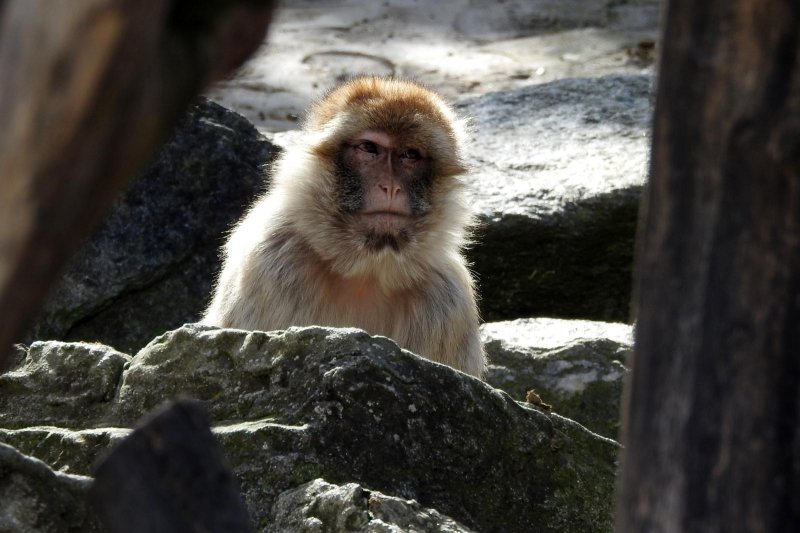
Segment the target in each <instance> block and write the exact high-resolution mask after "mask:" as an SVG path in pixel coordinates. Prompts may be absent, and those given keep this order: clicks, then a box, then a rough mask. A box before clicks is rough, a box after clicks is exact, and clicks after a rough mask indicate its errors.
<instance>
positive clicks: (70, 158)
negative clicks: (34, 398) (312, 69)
mask: <svg viewBox="0 0 800 533" xmlns="http://www.w3.org/2000/svg"><path fill="white" fill-rule="evenodd" d="M271 4H272V2H271V1H270V0H230V1H228V0H81V1H74V2H73V1H69V2H53V1H51V0H7V1H2V3H0V10H1V11H0V79H2V81H1V82H0V369H2V367H3V360H4V359H5V356H6V354H7V352H8V348H9V345H10V343H11V342H13V341H14V340H15V339H18V338H20V336H21V333H22V331H23V329H24V328H25V326H26V324H27V323H28V321H29V320H30V319H31V317H32V316H33V315H34V314H35V312H36V311H37V309H38V307H39V305H40V303H41V301H42V299H43V297H44V296H45V294H46V292H47V289H48V288H49V287H50V285H51V284H52V281H53V280H54V278H55V277H56V276H57V275H58V274H59V272H60V270H61V268H62V266H63V265H64V263H65V261H66V260H67V259H68V258H69V257H70V255H71V253H72V252H73V251H74V250H75V249H76V248H77V246H78V245H79V244H80V243H81V241H82V239H83V238H85V236H86V235H87V233H88V232H89V231H90V230H91V229H92V228H93V227H94V226H95V225H96V224H97V222H98V221H99V219H100V218H101V216H102V215H103V214H104V213H105V212H106V209H107V208H108V206H109V205H110V203H111V201H112V200H113V199H114V197H115V196H116V194H117V193H118V192H119V191H120V190H121V189H122V187H123V186H124V185H125V184H126V183H127V180H128V179H129V178H130V177H131V176H132V175H133V174H134V173H135V171H136V170H137V169H138V167H139V166H140V165H141V164H143V163H144V162H146V160H147V158H148V157H149V156H150V154H151V153H152V152H153V151H154V150H155V148H157V146H158V145H159V143H160V142H162V141H163V140H164V138H165V137H166V136H167V135H168V134H169V132H170V131H171V129H172V127H173V125H174V124H175V123H176V121H177V120H178V118H180V117H181V116H182V114H183V112H184V111H185V110H186V109H187V108H188V106H189V104H190V103H191V101H192V99H193V98H194V97H195V96H196V95H197V94H198V93H199V92H200V91H201V90H202V89H203V87H204V86H205V84H206V83H207V82H209V81H211V80H214V79H218V78H220V77H222V76H223V75H225V74H226V73H228V72H230V71H231V70H232V69H233V68H235V67H236V66H238V65H239V64H241V62H242V61H244V59H245V58H246V57H247V56H248V55H249V54H250V53H251V52H253V51H254V50H255V49H256V48H257V47H258V46H259V45H260V44H261V42H262V40H263V37H264V33H265V31H266V27H267V25H268V23H269V20H270V16H271Z"/></svg>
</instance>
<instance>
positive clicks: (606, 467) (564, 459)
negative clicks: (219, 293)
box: [0, 325, 618, 532]
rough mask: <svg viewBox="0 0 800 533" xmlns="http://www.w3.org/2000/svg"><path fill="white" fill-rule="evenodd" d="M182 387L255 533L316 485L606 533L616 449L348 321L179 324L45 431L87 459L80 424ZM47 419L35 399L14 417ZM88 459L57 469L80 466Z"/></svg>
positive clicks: (472, 521) (461, 513)
mask: <svg viewBox="0 0 800 533" xmlns="http://www.w3.org/2000/svg"><path fill="white" fill-rule="evenodd" d="M181 395H188V396H192V397H195V398H197V399H198V400H200V401H201V402H203V403H204V405H205V407H206V409H207V410H208V413H209V416H210V419H211V421H212V425H213V427H214V433H215V435H216V437H217V439H219V441H220V442H221V444H222V446H223V449H224V450H225V452H226V455H227V460H228V462H229V463H230V465H231V467H232V469H233V471H234V474H235V475H236V476H237V478H238V479H239V482H240V484H241V487H242V490H243V494H244V498H245V501H246V503H247V505H248V507H249V510H250V514H251V516H252V518H253V520H254V525H255V527H256V529H258V530H261V531H266V530H268V528H269V526H270V524H272V523H273V521H274V519H275V517H274V516H273V514H272V512H273V508H274V507H273V506H274V505H275V504H276V502H277V501H278V498H279V495H280V494H281V493H282V492H284V491H287V490H293V489H296V488H297V487H299V486H300V485H302V484H304V483H308V482H311V481H313V480H315V479H318V478H321V479H325V480H329V481H330V482H331V483H336V484H346V483H357V484H359V485H361V486H363V487H368V488H369V489H370V490H374V491H380V492H381V493H383V494H385V495H389V496H392V497H396V498H401V499H403V500H412V499H413V500H415V501H416V502H419V505H420V506H422V507H424V508H430V509H435V510H436V511H438V512H439V513H442V514H443V515H445V516H447V517H451V518H452V519H454V520H457V521H458V522H459V523H461V524H464V525H465V526H466V527H469V528H473V529H476V530H479V531H481V530H496V531H509V532H514V531H530V530H531V528H532V527H535V528H536V529H539V530H542V531H565V532H570V531H587V530H608V529H610V528H611V524H612V518H611V508H612V500H613V487H614V473H615V470H616V460H617V452H618V445H617V444H616V443H614V442H613V441H611V440H608V439H604V438H602V437H599V436H597V435H595V434H593V433H590V432H589V431H587V430H586V429H585V428H583V427H582V426H580V425H579V424H577V423H575V422H572V421H570V420H568V419H565V418H563V417H561V416H559V415H556V414H546V413H542V412H539V411H537V410H535V409H533V408H530V407H526V406H525V405H522V404H520V403H517V402H515V401H513V400H512V399H511V398H510V397H509V396H507V395H506V394H505V393H502V392H499V391H497V390H495V389H493V388H491V387H490V386H488V385H487V384H486V383H484V382H482V381H480V380H477V379H474V378H472V377H470V376H467V375H465V374H462V373H460V372H457V371H455V370H453V369H451V368H449V367H447V366H443V365H439V364H436V363H433V362H431V361H428V360H426V359H423V358H420V357H418V356H416V355H414V354H411V353H410V352H407V351H403V350H401V349H399V348H398V347H397V345H396V344H394V343H393V342H391V341H390V340H388V339H385V338H382V337H370V336H369V335H367V334H366V333H364V332H361V331H358V330H337V329H324V328H291V329H289V330H286V331H285V332H271V333H264V332H245V331H240V330H221V329H215V328H209V327H204V326H198V325H187V326H184V327H182V328H180V329H178V330H175V331H172V332H169V333H167V334H165V335H162V336H161V337H159V338H157V339H155V340H154V341H153V342H152V343H151V344H149V345H148V346H147V347H145V348H144V349H143V350H141V351H140V352H139V353H138V354H136V356H135V357H134V358H133V359H132V361H131V363H130V366H129V367H128V368H126V369H125V370H124V372H123V376H122V383H121V386H120V389H119V393H118V395H117V397H116V399H115V400H114V401H113V402H112V403H113V406H112V408H111V410H110V412H105V413H95V412H91V411H87V413H86V417H85V418H84V419H83V420H81V421H80V423H77V424H71V428H72V429H65V428H61V429H59V430H58V432H59V434H60V438H61V440H62V441H65V442H70V443H74V445H75V449H76V450H77V449H80V448H81V446H84V447H85V456H91V455H93V454H94V455H96V454H97V453H98V452H97V450H96V449H95V448H92V447H91V446H89V445H85V444H83V437H85V436H86V435H87V434H86V433H85V431H86V430H87V429H88V428H94V429H93V431H95V432H98V431H105V432H106V433H105V434H104V435H105V437H106V438H108V440H109V441H110V440H112V439H113V437H112V435H113V431H118V430H115V429H113V428H114V426H123V427H130V426H132V425H133V422H134V421H135V420H136V419H138V418H139V417H141V416H142V415H144V414H145V413H146V412H147V411H149V410H151V409H152V408H153V407H155V406H157V405H159V404H160V403H161V402H163V401H164V400H166V399H168V398H172V397H176V396H181ZM48 413H49V408H47V407H46V406H40V405H38V404H35V403H34V404H32V405H31V406H30V413H27V414H26V415H25V420H28V421H30V420H32V419H35V418H36V417H37V416H39V415H42V416H49V415H48ZM10 422H11V423H12V424H13V423H14V420H10ZM22 431H26V432H27V433H26V435H25V436H24V437H25V438H21V433H20V432H22ZM53 431H54V430H53V428H41V427H30V428H25V429H24V430H23V429H16V430H7V431H4V432H0V440H7V439H8V438H9V436H11V437H16V440H15V442H14V443H15V445H16V446H18V447H19V448H20V450H21V451H22V452H23V453H31V454H34V455H37V454H38V453H39V452H40V451H41V452H45V453H47V454H48V457H47V458H46V459H47V460H53V459H58V458H59V456H54V455H53V454H55V452H56V449H55V447H51V448H49V449H48V448H46V447H40V446H39V443H41V442H42V441H45V440H46V438H47V435H49V434H52V433H53ZM82 432H83V433H82ZM36 433H38V436H36V435H35V434H36ZM94 435H98V433H95V434H94ZM96 442H97V439H96V440H95V443H96ZM65 455H67V456H71V457H75V456H77V455H78V454H77V453H76V454H65ZM62 461H64V460H63V459H62ZM87 462H88V461H87V460H86V459H85V458H84V459H79V460H77V461H76V464H64V463H63V462H62V464H63V467H69V468H70V472H74V473H88V470H84V469H85V468H86V465H87ZM289 514H291V513H289ZM287 519H290V518H289V517H288V515H287ZM534 525H535V526H534Z"/></svg>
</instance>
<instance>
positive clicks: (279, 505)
mask: <svg viewBox="0 0 800 533" xmlns="http://www.w3.org/2000/svg"><path fill="white" fill-rule="evenodd" d="M272 514H273V515H274V516H275V522H274V523H273V524H271V525H270V527H269V531H274V532H276V533H278V532H282V531H295V532H298V533H300V532H308V533H312V532H322V531H354V532H357V531H361V532H364V533H379V532H381V533H383V532H386V533H389V532H396V533H403V532H414V533H428V532H429V533H462V532H464V533H467V532H469V531H472V530H470V529H468V528H467V527H465V526H463V525H461V524H459V523H458V522H456V521H455V520H453V519H451V518H448V517H446V516H444V515H442V514H441V513H439V512H437V511H436V510H435V509H426V508H424V507H422V506H421V505H420V504H419V503H417V502H415V501H414V500H403V499H401V498H395V497H394V496H387V495H386V494H382V493H380V492H377V491H370V490H367V489H365V488H363V487H362V486H360V485H358V484H356V483H347V484H345V485H333V484H331V483H328V482H326V481H325V480H323V479H315V480H314V481H311V482H309V483H305V484H303V485H301V486H299V487H298V488H296V489H293V490H288V491H286V492H284V493H282V494H280V495H279V496H278V500H277V501H276V502H275V506H274V510H273V513H272Z"/></svg>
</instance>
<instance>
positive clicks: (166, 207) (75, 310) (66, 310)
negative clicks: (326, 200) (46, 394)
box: [24, 100, 276, 352]
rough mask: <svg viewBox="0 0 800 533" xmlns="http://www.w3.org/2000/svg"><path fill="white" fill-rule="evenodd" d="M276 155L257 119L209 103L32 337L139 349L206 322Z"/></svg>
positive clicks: (125, 204)
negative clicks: (228, 248) (204, 314)
mask: <svg viewBox="0 0 800 533" xmlns="http://www.w3.org/2000/svg"><path fill="white" fill-rule="evenodd" d="M275 154H276V150H275V148H274V147H273V146H272V145H271V144H270V143H269V142H268V141H266V140H265V139H264V138H263V137H261V136H260V135H259V134H258V132H257V131H256V129H255V128H254V127H253V126H252V125H251V124H250V123H249V122H247V120H245V119H244V118H242V117H241V116H239V115H237V114H236V113H233V112H231V111H228V110H226V109H225V108H223V107H221V106H219V105H217V104H215V103H213V102H210V101H208V100H200V101H199V102H198V103H197V105H196V106H195V107H193V108H192V109H191V111H190V112H189V113H188V115H187V117H186V119H185V120H184V121H183V122H182V124H181V125H179V126H178V128H177V129H176V131H175V133H174V134H173V136H172V138H171V140H170V141H169V142H167V144H166V145H165V146H164V147H163V148H162V149H161V151H160V152H159V153H158V155H157V156H156V157H155V158H154V160H153V162H152V163H151V164H150V165H149V166H148V167H147V168H146V169H145V170H144V171H142V172H141V173H140V174H139V176H138V177H137V178H136V179H135V180H134V181H133V183H132V184H131V186H130V188H129V189H128V191H127V192H126V193H125V194H124V195H123V196H122V197H121V198H120V199H119V200H118V201H117V202H116V203H115V205H114V206H113V208H112V210H111V212H110V213H109V215H108V216H107V217H106V220H105V222H104V223H103V224H102V226H101V227H100V228H99V229H98V231H97V232H96V233H95V234H94V235H93V236H92V238H91V239H89V241H88V242H87V243H86V244H85V246H84V247H83V249H82V250H81V251H80V252H79V253H78V255H77V256H76V257H75V258H74V259H73V260H72V261H71V263H70V265H69V267H68V269H67V271H66V273H65V275H64V277H63V279H62V280H61V282H60V283H59V285H58V286H57V287H56V288H55V290H54V292H53V294H52V295H51V297H50V299H49V302H48V303H47V304H46V307H45V309H44V311H43V313H42V315H41V316H40V317H39V319H38V321H37V322H36V323H35V325H34V327H33V329H32V330H31V332H30V333H29V334H28V335H27V338H26V339H24V340H26V341H28V342H30V341H31V340H35V339H62V340H64V339H66V340H89V341H100V342H103V343H106V344H110V345H113V346H116V347H117V348H118V349H120V350H123V351H131V352H133V351H135V350H138V349H139V348H141V347H142V346H144V345H145V344H146V343H147V342H149V341H150V340H151V339H152V338H153V337H155V336H156V335H158V334H160V333H163V332H164V331H165V330H168V329H172V328H175V327H178V326H180V325H181V324H183V323H185V322H191V321H194V320H197V319H198V317H199V316H200V313H201V311H202V310H203V308H204V307H205V305H206V302H207V299H208V296H209V294H210V292H211V287H212V282H213V279H214V275H215V272H216V271H217V270H218V268H219V264H220V261H219V258H218V254H219V248H220V246H221V245H222V243H223V239H224V234H225V232H226V230H228V229H229V228H230V227H231V225H232V224H233V223H234V222H235V221H236V220H238V219H239V218H240V217H241V215H242V213H243V212H244V210H245V208H246V207H247V206H248V205H249V204H250V203H251V201H252V199H253V197H254V196H255V195H256V194H257V193H258V192H259V191H261V190H263V189H264V187H265V173H264V165H265V164H266V163H267V162H268V161H270V159H271V158H272V157H274V155H275Z"/></svg>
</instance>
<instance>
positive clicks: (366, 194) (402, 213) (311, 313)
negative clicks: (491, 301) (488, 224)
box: [201, 76, 486, 378]
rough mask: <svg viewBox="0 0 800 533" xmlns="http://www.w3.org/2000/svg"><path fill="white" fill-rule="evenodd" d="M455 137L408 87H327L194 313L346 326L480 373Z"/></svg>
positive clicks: (461, 124)
mask: <svg viewBox="0 0 800 533" xmlns="http://www.w3.org/2000/svg"><path fill="white" fill-rule="evenodd" d="M464 136H465V121H464V120H462V119H459V118H458V117H457V116H456V113H455V112H454V110H453V108H452V107H451V106H450V105H449V104H447V103H446V102H445V101H444V99H443V98H442V97H441V96H439V95H438V94H436V93H434V92H433V91H431V90H428V89H427V88H425V87H423V86H422V85H420V84H418V83H416V82H412V81H409V80H402V79H398V78H384V77H374V76H367V77H359V78H355V79H352V80H350V81H349V82H346V83H344V84H343V85H340V86H339V87H336V88H334V89H332V90H331V91H329V92H328V93H327V95H326V96H324V97H323V98H322V99H321V100H319V101H317V102H316V103H315V104H313V105H312V106H311V108H310V110H309V112H308V115H307V117H306V119H305V121H304V123H303V126H302V128H301V132H300V135H299V140H298V141H297V142H296V143H295V144H294V145H293V146H290V147H288V148H287V149H286V150H284V152H283V154H282V155H281V156H279V158H278V160H277V161H276V163H275V164H274V165H273V168H272V174H271V176H272V182H271V185H270V188H269V190H268V191H267V192H266V193H265V194H263V195H262V196H261V197H260V198H258V199H257V200H256V201H255V203H254V204H253V206H252V207H251V208H250V209H249V211H247V213H246V214H245V216H244V217H243V218H242V220H241V221H239V223H238V224H237V225H236V226H235V227H234V229H233V230H232V232H231V233H230V235H229V238H228V241H227V243H226V244H225V246H224V248H223V252H222V256H223V264H222V268H221V270H220V273H219V275H218V278H217V281H216V286H215V289H214V292H213V294H212V298H211V302H210V304H209V306H208V308H207V310H206V312H205V314H204V316H203V318H202V320H201V322H202V323H204V324H209V325H214V326H218V327H232V328H238V329H247V330H273V329H284V328H286V327H288V326H308V325H321V326H331V327H357V328H360V329H363V330H365V331H367V332H368V333H370V334H373V335H382V336H386V337H389V338H391V339H393V340H394V341H395V342H397V343H398V344H399V345H400V346H401V347H402V348H405V349H408V350H410V351H412V352H414V353H417V354H419V355H421V356H423V357H426V358H428V359H430V360H433V361H437V362H439V363H443V364H445V365H449V366H451V367H453V368H456V369H458V370H460V371H462V372H465V373H467V374H471V375H473V376H476V377H479V378H482V377H483V375H484V372H485V367H486V356H485V353H484V350H483V345H482V343H481V341H480V338H479V334H478V325H479V314H478V307H477V303H476V291H475V286H474V280H473V277H472V275H471V273H470V271H469V269H468V265H467V262H466V259H465V257H464V254H463V250H464V248H465V246H466V245H467V244H469V242H470V238H471V233H470V232H471V229H472V228H473V227H474V221H475V217H474V214H473V212H472V210H471V208H470V205H469V203H468V201H467V199H466V197H465V188H466V185H465V182H464V179H463V178H464V175H465V173H466V172H467V168H466V166H465V164H464V163H463V160H462V143H463V138H464Z"/></svg>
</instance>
